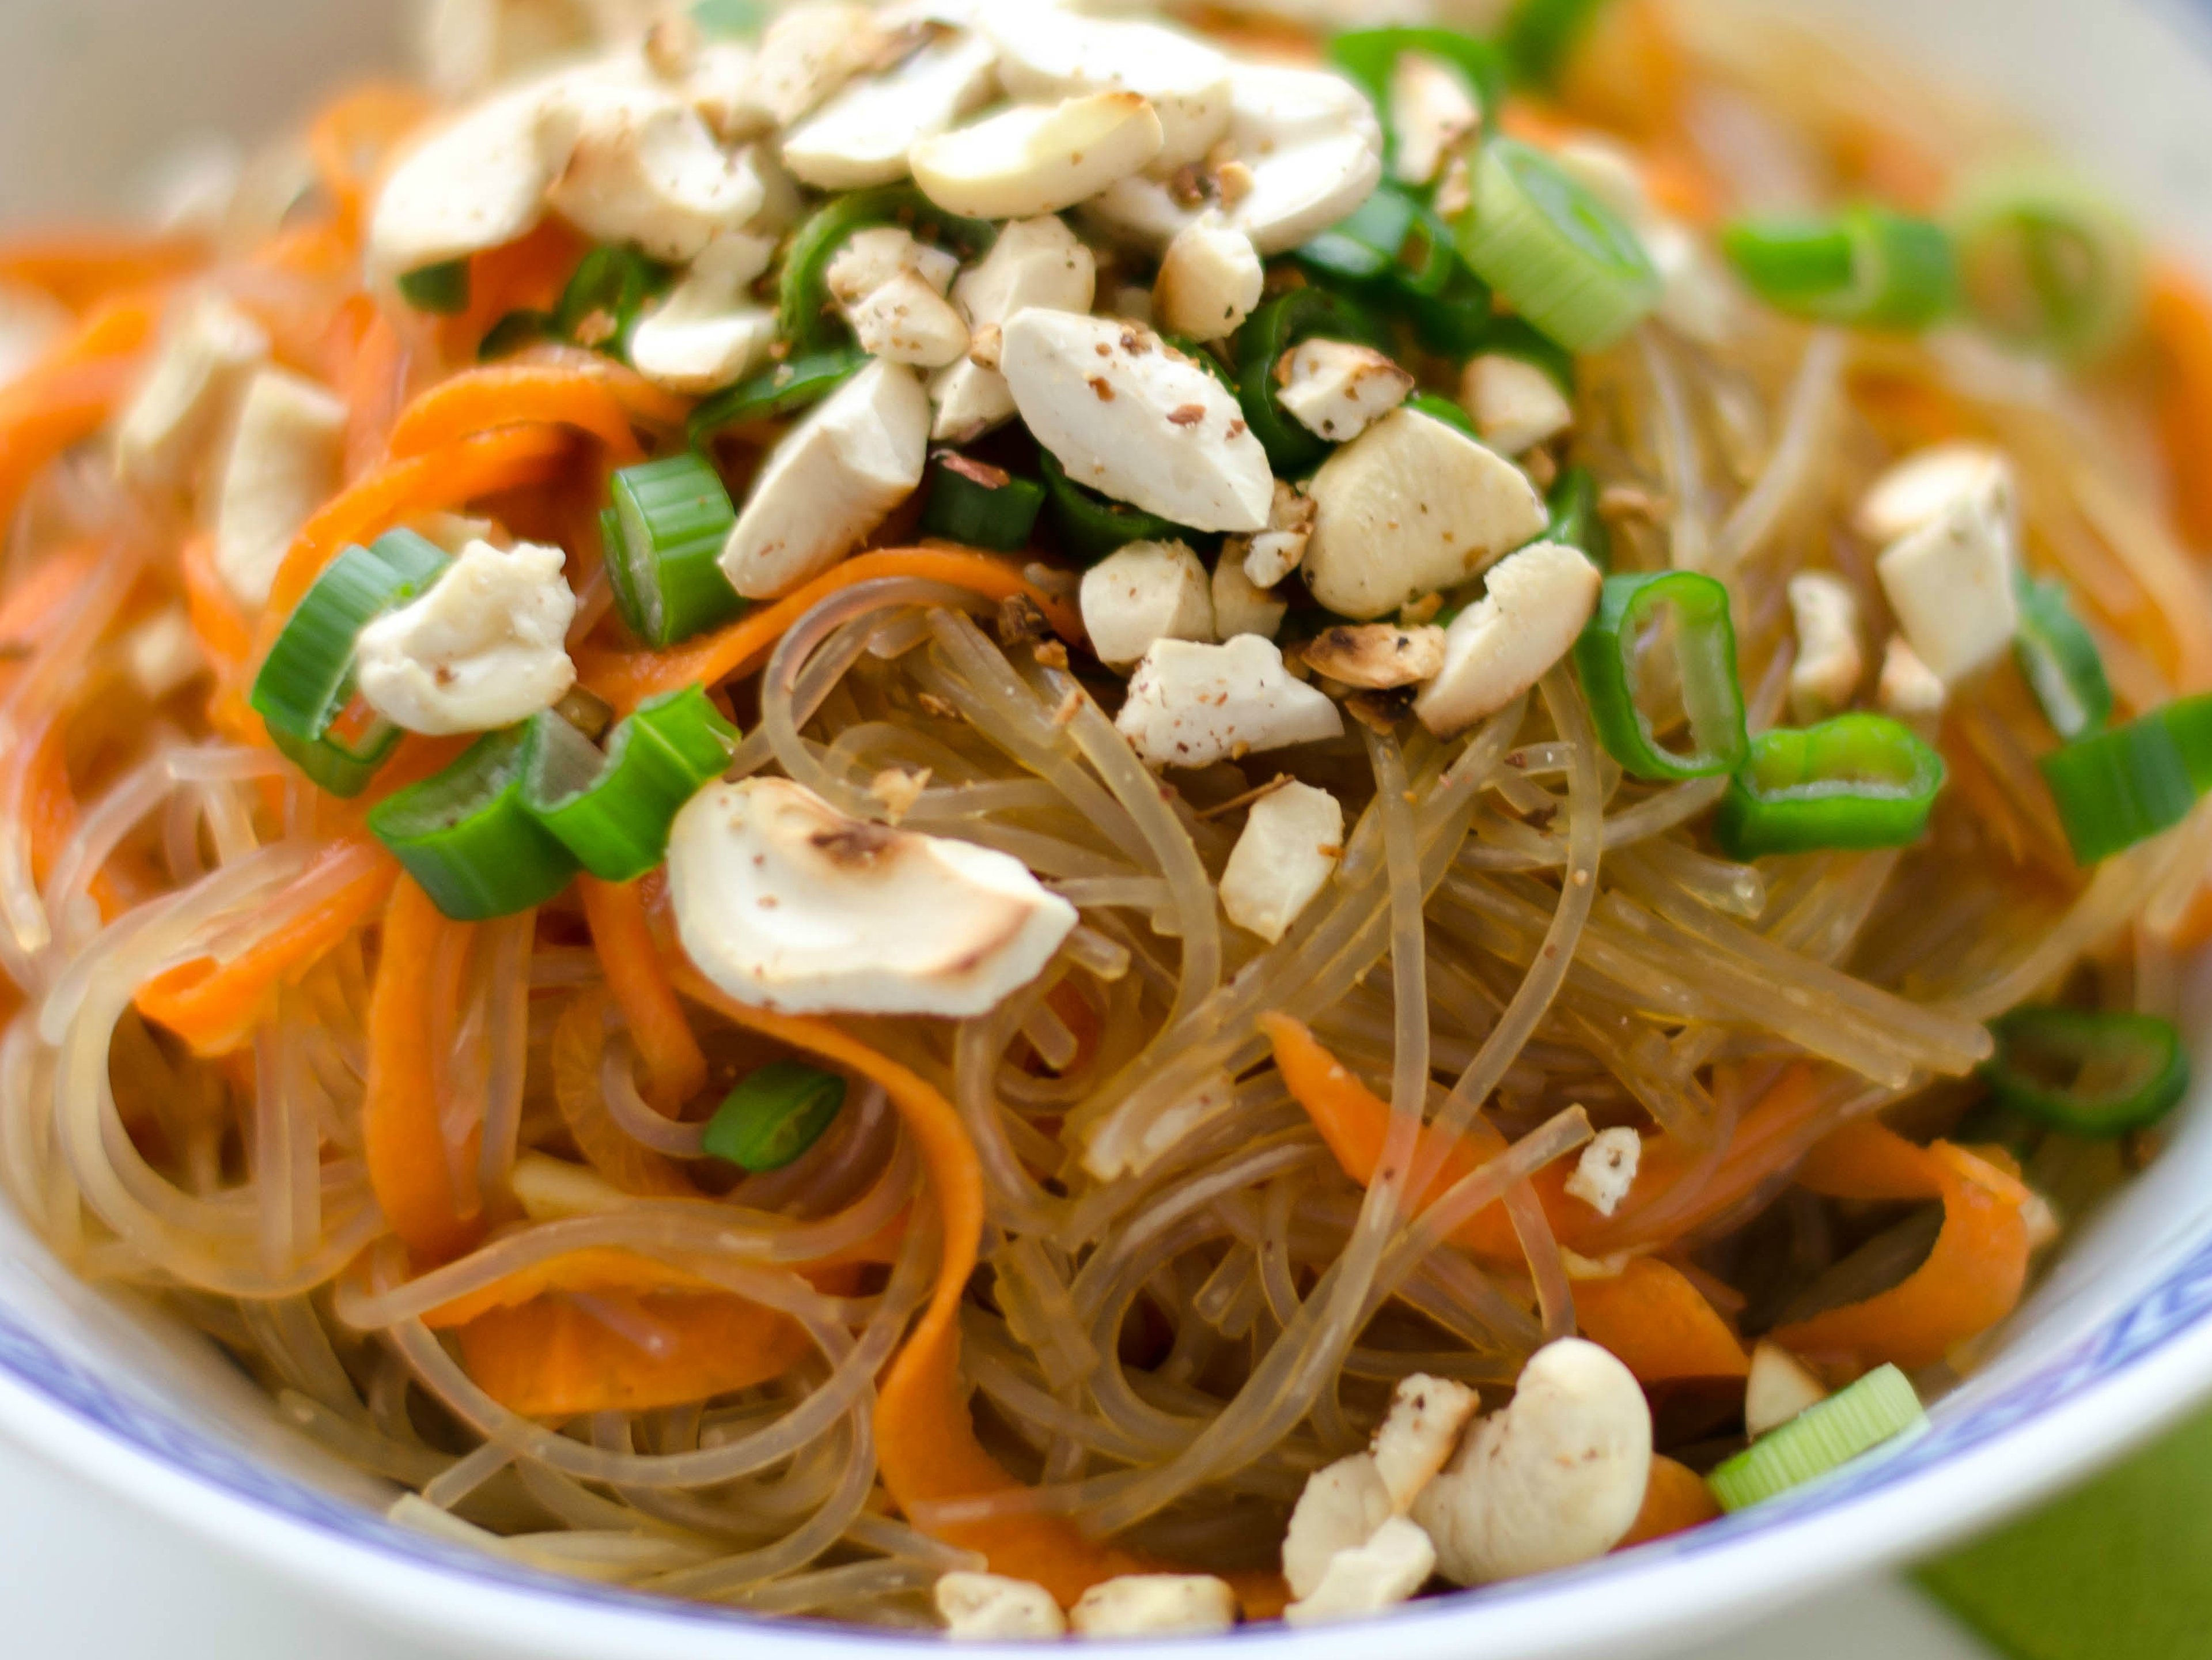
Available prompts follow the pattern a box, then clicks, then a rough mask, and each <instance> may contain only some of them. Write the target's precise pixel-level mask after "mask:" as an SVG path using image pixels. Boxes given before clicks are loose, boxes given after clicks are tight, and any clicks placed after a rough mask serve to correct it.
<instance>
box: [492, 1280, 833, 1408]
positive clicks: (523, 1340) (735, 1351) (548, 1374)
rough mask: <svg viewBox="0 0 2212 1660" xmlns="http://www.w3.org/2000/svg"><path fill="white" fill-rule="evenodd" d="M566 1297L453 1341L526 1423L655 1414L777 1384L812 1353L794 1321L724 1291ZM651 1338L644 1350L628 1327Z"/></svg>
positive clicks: (500, 1316) (497, 1315) (526, 1307)
mask: <svg viewBox="0 0 2212 1660" xmlns="http://www.w3.org/2000/svg"><path fill="white" fill-rule="evenodd" d="M595 1300H597V1301H598V1302H599V1303H602V1304H605V1305H606V1308H607V1311H608V1313H609V1315H610V1316H612V1322H613V1323H611V1322H610V1320H609V1319H606V1318H602V1317H601V1316H599V1314H598V1313H597V1312H595V1311H594V1310H593V1309H592V1308H591V1307H590V1306H587V1305H586V1304H579V1303H576V1302H574V1301H573V1300H571V1299H570V1298H566V1297H558V1296H556V1297H548V1298H539V1299H538V1301H536V1302H532V1303H526V1304H523V1305H522V1306H521V1307H520V1308H515V1309H496V1310H493V1311H491V1312H490V1313H489V1314H483V1315H479V1316H477V1318H475V1319H474V1320H471V1322H469V1323H468V1324H467V1325H465V1326H463V1327H462V1328H461V1329H459V1332H457V1333H456V1334H455V1335H456V1337H457V1338H458V1339H459V1343H460V1350H461V1365H462V1366H463V1367H464V1368H465V1369H466V1371H467V1372H468V1374H469V1377H471V1379H472V1380H474V1382H475V1383H476V1385H477V1388H478V1389H482V1390H483V1392H484V1393H485V1394H486V1395H489V1396H491V1398H492V1399H493V1400H495V1401H496V1402H499V1403H500V1405H501V1406H503V1407H505V1408H507V1410H508V1411H509V1412H516V1413H520V1414H522V1415H523V1416H524V1417H526V1418H573V1417H574V1416H576V1415H577V1414H580V1413H590V1412H649V1411H651V1410H653V1408H657V1407H674V1406H681V1405H683V1404H684V1402H690V1401H703V1400H705V1399H706V1398H707V1397H708V1396H709V1395H725V1394H727V1393H728V1392H729V1391H730V1390H732V1389H750V1388H752V1387H753V1386H754V1385H755V1384H757V1383H768V1382H769V1381H771V1380H772V1379H775V1378H777V1377H782V1376H783V1374H784V1373H785V1372H787V1371H790V1370H791V1368H792V1367H793V1366H794V1365H797V1364H798V1363H799V1361H800V1360H802V1359H805V1357H806V1355H807V1354H808V1353H810V1352H811V1350H812V1349H813V1347H814V1344H813V1340H812V1339H811V1338H809V1337H808V1336H807V1335H806V1330H805V1328H804V1327H803V1326H801V1325H800V1324H799V1323H798V1322H797V1321H795V1320H793V1318H792V1317H791V1316H789V1315H787V1314H781V1313H779V1312H777V1311H776V1310H774V1309H766V1308H763V1307H762V1306H761V1305H760V1304H757V1303H749V1302H747V1301H746V1300H745V1299H744V1298H742V1297H735V1296H732V1295H730V1294H729V1293H727V1292H720V1293H715V1294H712V1295H706V1296H701V1295H697V1294H683V1293H675V1294H671V1293H668V1292H654V1293H650V1294H647V1295H645V1296H635V1295H632V1294H629V1293H626V1292H599V1293H596V1294H595ZM631 1323H635V1326H636V1327H637V1328H639V1335H645V1334H650V1335H651V1338H652V1340H653V1347H651V1348H647V1347H644V1346H643V1345H641V1343H640V1342H639V1341H636V1339H635V1338H634V1337H633V1336H632V1335H630V1334H629V1331H628V1330H627V1329H625V1328H627V1327H629V1325H630V1324H631Z"/></svg>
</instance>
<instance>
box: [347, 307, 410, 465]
mask: <svg viewBox="0 0 2212 1660" xmlns="http://www.w3.org/2000/svg"><path fill="white" fill-rule="evenodd" d="M333 327H334V331H336V332H337V339H336V340H334V341H333V343H332V345H333V350H332V352H331V356H332V357H333V358H334V359H336V360H337V361H335V362H332V364H331V381H332V382H333V383H334V384H335V385H336V386H337V387H338V388H339V390H340V392H342V393H343V397H344V398H345V405H346V437H345V477H346V478H347V479H348V480H349V481H350V480H353V479H356V478H359V477H362V475H363V474H364V473H366V472H368V471H369V470H370V469H371V468H372V467H374V466H375V465H376V464H377V463H378V462H380V461H381V460H382V459H384V456H385V452H386V448H387V447H388V446H389V445H390V443H391V441H392V426H393V423H396V422H397V421H398V418H399V410H400V406H401V404H403V403H404V400H405V398H406V395H407V348H406V345H405V343H404V342H403V341H402V340H401V339H400V337H399V331H398V329H397V328H395V327H394V326H393V325H392V319H391V318H390V317H389V316H388V315H386V313H385V311H384V308H383V307H380V306H379V305H378V304H377V303H376V301H374V299H372V298H371V297H370V296H368V295H365V294H357V295H355V296H354V297H353V298H352V299H350V300H349V301H346V303H345V306H344V307H343V309H342V310H341V312H340V313H339V317H338V321H337V324H336V325H333Z"/></svg>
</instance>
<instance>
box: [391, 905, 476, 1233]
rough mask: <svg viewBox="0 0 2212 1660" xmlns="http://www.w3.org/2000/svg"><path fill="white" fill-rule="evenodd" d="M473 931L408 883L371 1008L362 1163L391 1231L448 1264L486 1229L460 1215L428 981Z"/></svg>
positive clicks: (397, 908)
mask: <svg viewBox="0 0 2212 1660" xmlns="http://www.w3.org/2000/svg"><path fill="white" fill-rule="evenodd" d="M467 927H468V924H466V923H464V922H452V921H447V919H446V918H445V916H444V915H442V914H441V912H440V911H439V909H438V908H437V907H436V906H435V905H434V904H432V903H430V898H429V896H428V894H426V893H424V892H423V891H422V889H421V888H419V887H417V886H416V885H415V884H414V883H413V882H412V881H410V880H409V879H406V878H404V877H403V878H401V879H400V880H399V883H398V885H397V886H396V887H394V888H393V889H392V901H391V903H390V904H388V905H387V906H386V908H385V912H384V936H383V939H382V940H381V941H380V944H379V947H378V952H377V964H376V983H375V986H374V989H373V990H372V992H371V993H370V995H369V1000H368V1089H367V1092H366V1094H365V1096H364V1098H363V1099H362V1110H361V1135H362V1157H363V1158H364V1159H365V1160H366V1162H367V1164H368V1184H369V1187H370V1189H372V1190H373V1191H374V1193H375V1195H376V1202H377V1203H378V1204H379V1205H380V1206H381V1207H383V1210H384V1215H385V1219H386V1221H388V1222H390V1223H391V1224H392V1231H393V1232H394V1233H396V1234H398V1236H399V1237H400V1238H401V1239H402V1240H404V1242H405V1243H406V1244H407V1245H408V1247H409V1248H410V1250H414V1251H416V1253H417V1254H419V1255H421V1256H427V1257H431V1258H435V1259H439V1260H443V1259H444V1258H447V1257H449V1256H454V1255H456V1254H457V1253H459V1252H460V1251H462V1250H465V1249H467V1247H468V1246H469V1245H471V1243H474V1241H475V1239H476V1237H477V1233H478V1231H479V1230H480V1226H481V1224H480V1222H479V1221H478V1220H477V1219H475V1218H470V1217H464V1216H462V1215H461V1214H460V1206H459V1198H458V1195H456V1194H455V1192H454V1189H453V1169H452V1164H451V1161H450V1159H449V1158H448V1155H447V1147H446V1133H445V1129H444V1127H443V1126H442V1125H441V1123H440V1122H439V1104H438V1095H439V1091H438V1073H439V1070H440V1068H439V1064H438V1060H439V1058H438V1056H436V1055H434V1054H432V1053H431V1049H430V1043H431V1036H430V1035H431V1032H432V1031H433V1029H434V1026H435V1018H434V1016H435V1013H436V1011H435V1009H434V1008H433V1006H432V1005H433V1002H434V1000H435V995H436V994H435V990H434V988H433V982H435V979H436V976H434V975H431V974H429V973H427V972H425V970H426V968H427V966H428V964H429V963H430V962H431V961H432V960H433V959H434V958H435V957H436V956H437V954H438V952H439V951H440V950H441V947H445V946H448V945H449V943H450V942H452V941H453V938H454V936H455V935H456V934H459V933H465V931H466V929H467Z"/></svg>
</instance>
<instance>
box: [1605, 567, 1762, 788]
mask: <svg viewBox="0 0 2212 1660" xmlns="http://www.w3.org/2000/svg"><path fill="white" fill-rule="evenodd" d="M1662 649H1664V650H1665V651H1667V653H1668V659H1667V663H1668V667H1669V668H1670V669H1671V679H1672V681H1673V682H1674V683H1675V684H1679V686H1680V696H1681V703H1682V708H1683V712H1684V714H1686V716H1687V717H1688V721H1689V727H1690V732H1689V742H1690V747H1689V748H1688V749H1687V750H1684V751H1674V750H1669V749H1666V748H1664V747H1662V745H1660V743H1659V737H1658V733H1657V732H1656V730H1655V729H1654V727H1653V726H1652V723H1651V718H1650V715H1648V714H1645V713H1644V708H1643V703H1642V700H1641V697H1640V696H1639V694H1640V693H1641V692H1642V691H1643V690H1644V682H1645V680H1646V679H1647V678H1649V671H1647V670H1646V668H1645V667H1644V663H1645V660H1646V659H1647V658H1648V657H1650V656H1652V655H1653V654H1656V653H1657V652H1659V651H1660V650H1662ZM1575 666H1576V667H1577V669H1579V670H1580V671H1581V672H1582V680H1583V692H1584V694H1585V695H1586V696H1588V697H1589V703H1590V715H1591V718H1592V719H1593V720H1594V721H1595V722H1596V725H1597V734H1598V738H1599V739H1600V741H1601V742H1602V743H1603V744H1604V745H1605V747H1606V752H1607V754H1608V755H1610V756H1612V757H1613V759H1614V760H1616V761H1618V762H1620V764H1621V766H1622V767H1623V768H1624V769H1626V771H1628V772H1629V773H1630V774H1632V775H1633V776H1635V777H1638V778H1649V779H1653V780H1674V779H1682V778H1711V777H1715V776H1717V775H1720V774H1722V773H1727V772H1734V771H1735V769H1737V768H1738V767H1740V766H1741V765H1742V764H1743V759H1744V757H1745V756H1746V755H1747V753H1748V752H1749V750H1750V740H1749V739H1748V738H1747V736H1746V735H1745V730H1744V712H1743V687H1742V685H1741V683H1739V681H1738V680H1737V678H1736V666H1735V623H1733V622H1731V621H1730V620H1729V593H1728V589H1727V588H1726V587H1724V586H1723V585H1722V584H1721V583H1720V582H1718V581H1715V580H1714V579H1713V578H1711V577H1710V576H1706V575H1702V574H1701V573H1699V572H1697V571H1686V570H1678V571H1659V572H1655V573H1650V574H1646V575H1637V576H1608V577H1607V578H1606V579H1605V587H1604V588H1603V589H1602V590H1601V592H1600V593H1599V595H1598V602H1597V611H1596V613H1595V615H1594V616H1592V617H1591V618H1590V620H1589V626H1588V627H1587V628H1585V629H1583V634H1582V638H1580V639H1579V640H1577V641H1576V642H1575Z"/></svg>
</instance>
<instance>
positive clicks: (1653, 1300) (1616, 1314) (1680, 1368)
mask: <svg viewBox="0 0 2212 1660" xmlns="http://www.w3.org/2000/svg"><path fill="white" fill-rule="evenodd" d="M1575 1317H1576V1318H1577V1321H1579V1322H1580V1323H1581V1325H1582V1329H1583V1336H1585V1337H1587V1338H1589V1340H1590V1341H1592V1342H1593V1343H1595V1344H1597V1345H1598V1346H1599V1347H1601V1348H1607V1349H1610V1350H1612V1351H1613V1354H1614V1355H1615V1356H1617V1357H1618V1358H1619V1359H1620V1362H1621V1364H1622V1365H1625V1366H1626V1367H1627V1368H1628V1369H1629V1371H1632V1372H1634V1373H1635V1374H1636V1380H1637V1382H1638V1383H1672V1382H1674V1381H1676V1380H1679V1379H1682V1378H1689V1377H1743V1376H1744V1375H1745V1374H1746V1373H1747V1372H1748V1371H1750V1370H1751V1358H1750V1357H1749V1356H1748V1355H1747V1354H1746V1353H1744V1352H1743V1345H1742V1344H1741V1342H1740V1341H1737V1339H1736V1335H1735V1332H1733V1331H1731V1330H1730V1329H1729V1323H1728V1322H1727V1321H1725V1320H1723V1318H1721V1316H1720V1313H1719V1311H1718V1310H1716V1309H1715V1308H1714V1307H1713V1305H1712V1304H1711V1303H1709V1302H1707V1301H1706V1300H1705V1296H1704V1295H1703V1293H1701V1292H1699V1290H1698V1288H1697V1287H1696V1286H1693V1285H1692V1284H1691V1283H1690V1281H1689V1280H1688V1279H1686V1277H1685V1276H1684V1275H1683V1274H1682V1273H1681V1272H1680V1270H1679V1269H1677V1268H1674V1267H1672V1266H1670V1265H1669V1264H1668V1263H1665V1262H1661V1261H1659V1259H1658V1258H1656V1257H1655V1256H1635V1257H1631V1258H1630V1259H1629V1260H1628V1262H1627V1263H1626V1266H1625V1267H1623V1268H1622V1269H1621V1271H1620V1273H1619V1274H1613V1275H1611V1276H1609V1277H1607V1278H1603V1279H1596V1280H1576V1281H1575Z"/></svg>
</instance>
